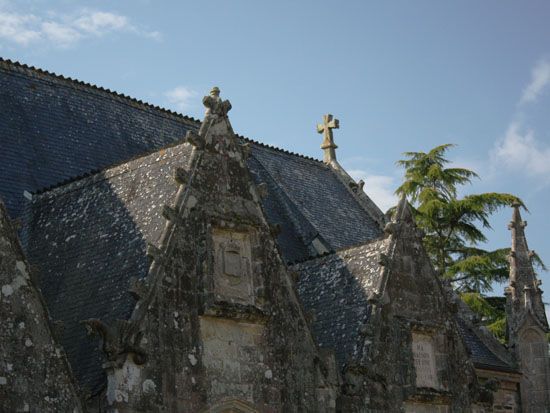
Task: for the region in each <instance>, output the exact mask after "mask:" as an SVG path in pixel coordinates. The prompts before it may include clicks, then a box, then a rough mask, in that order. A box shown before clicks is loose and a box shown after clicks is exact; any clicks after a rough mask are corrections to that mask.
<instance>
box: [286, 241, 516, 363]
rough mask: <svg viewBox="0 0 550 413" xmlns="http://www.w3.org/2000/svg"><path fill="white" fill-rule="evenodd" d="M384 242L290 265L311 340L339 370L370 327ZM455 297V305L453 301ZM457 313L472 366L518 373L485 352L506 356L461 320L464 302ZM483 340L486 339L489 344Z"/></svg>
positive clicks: (465, 314)
mask: <svg viewBox="0 0 550 413" xmlns="http://www.w3.org/2000/svg"><path fill="white" fill-rule="evenodd" d="M389 242H390V241H389V238H386V239H378V240H374V241H371V242H369V243H366V244H364V245H359V246H354V247H351V248H347V249H343V250H340V251H337V252H335V253H332V254H327V255H324V256H322V257H319V258H315V259H310V260H307V261H305V262H302V263H298V264H295V265H293V266H292V269H293V270H294V271H297V272H298V273H299V275H300V276H299V280H298V282H297V292H298V296H299V297H300V301H301V303H302V304H303V306H304V308H305V310H306V312H307V313H308V314H309V315H310V316H311V317H312V321H311V323H310V325H311V326H312V330H313V335H314V336H315V338H316V341H317V343H318V345H319V346H320V347H321V348H328V349H332V350H334V351H335V355H336V360H337V362H338V365H339V366H340V368H343V367H344V366H345V365H346V363H347V362H348V361H350V360H352V359H353V358H355V357H358V356H359V355H360V353H359V352H360V351H361V350H362V347H361V346H362V345H363V339H362V338H361V336H360V335H359V333H360V330H361V328H363V326H365V325H366V324H367V323H368V322H369V315H370V305H369V303H368V297H369V296H370V295H371V294H373V293H378V292H379V291H377V290H376V289H377V283H378V282H379V281H380V277H381V275H382V267H381V266H380V264H379V257H380V254H381V253H387V252H388V251H387V250H388V248H389ZM455 298H456V299H458V300H460V299H459V298H458V296H456V297H455ZM459 308H460V310H461V311H460V313H459V315H458V317H457V324H458V327H459V332H460V335H461V336H462V338H463V340H464V344H465V345H466V348H467V350H468V353H469V354H470V357H471V359H472V361H473V363H474V365H475V366H476V367H478V368H484V369H492V370H500V371H507V372H515V371H517V369H515V368H514V366H513V365H512V364H511V363H510V362H508V361H505V360H504V359H503V358H501V357H499V356H498V355H497V354H495V352H494V351H492V350H491V349H490V347H492V348H494V347H495V346H497V347H500V348H501V351H500V353H502V352H506V349H504V347H502V345H501V344H500V343H499V342H498V341H497V340H496V339H495V338H494V337H492V336H489V335H484V334H482V332H481V331H480V330H479V327H474V326H472V325H471V323H469V322H467V321H466V320H468V319H469V318H470V317H471V315H472V313H471V311H470V310H468V308H467V307H466V305H465V304H464V303H463V302H460V305H459ZM491 339H492V340H491ZM488 340H491V343H490V345H489V344H488V343H487V341H488Z"/></svg>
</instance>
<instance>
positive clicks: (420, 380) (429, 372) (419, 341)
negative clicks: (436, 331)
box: [412, 333, 439, 389]
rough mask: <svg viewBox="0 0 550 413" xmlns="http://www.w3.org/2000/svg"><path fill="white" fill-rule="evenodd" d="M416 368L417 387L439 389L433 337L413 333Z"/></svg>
mask: <svg viewBox="0 0 550 413" xmlns="http://www.w3.org/2000/svg"><path fill="white" fill-rule="evenodd" d="M412 350H413V357H414V368H415V370H416V385H417V386H418V387H430V388H434V389H437V388H438V387H439V383H438V380H437V368H436V365H435V352H434V343H433V339H432V337H430V336H428V335H425V334H417V333H413V343H412Z"/></svg>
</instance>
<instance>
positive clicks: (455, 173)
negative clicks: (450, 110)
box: [395, 144, 544, 338]
mask: <svg viewBox="0 0 550 413" xmlns="http://www.w3.org/2000/svg"><path fill="white" fill-rule="evenodd" d="M452 147H454V145H453V144H445V145H440V146H437V147H435V148H433V149H431V150H430V151H429V152H427V153H425V152H405V153H404V156H405V159H402V160H400V161H398V162H397V165H399V166H401V167H403V168H404V169H405V179H404V182H403V183H402V184H401V186H400V187H399V188H397V190H396V191H395V192H396V194H398V195H406V196H407V197H408V198H409V199H410V200H411V203H412V206H413V210H414V214H415V218H416V222H417V225H418V226H419V227H420V228H422V229H423V230H424V232H425V233H426V236H425V238H424V246H425V248H426V251H427V253H428V254H429V256H430V258H431V260H432V263H433V266H434V268H435V270H436V272H437V274H438V275H439V276H440V277H441V278H443V279H447V280H450V281H451V283H452V285H453V286H454V288H455V289H456V290H457V291H458V292H459V293H461V295H462V297H463V299H464V300H465V301H466V302H467V303H468V304H469V305H470V307H471V308H472V309H473V310H474V311H476V312H477V313H478V314H480V315H481V316H482V317H484V319H485V320H486V321H487V323H488V324H490V328H491V327H492V328H491V329H492V330H493V332H494V333H495V335H497V336H500V337H501V338H502V337H503V336H504V334H503V331H504V324H503V319H504V313H503V312H501V311H500V310H499V309H497V308H495V307H493V306H491V304H490V303H489V302H488V301H487V300H485V298H484V295H483V294H484V293H487V292H490V291H491V290H492V285H493V283H494V282H503V281H505V280H507V278H508V254H509V251H510V249H509V248H501V249H497V250H493V251H490V250H487V249H484V248H482V244H483V243H484V242H485V241H486V240H487V238H486V236H485V234H484V231H485V230H488V229H491V225H490V222H489V217H490V216H491V214H493V213H494V212H496V211H497V210H499V209H500V208H502V207H506V206H512V205H513V204H516V203H518V204H519V205H521V206H522V207H523V208H524V209H526V208H525V205H524V204H523V201H521V199H519V198H518V197H517V196H514V195H511V194H506V193H495V192H488V193H482V194H472V195H466V196H463V197H459V196H458V190H459V188H460V187H461V186H463V185H466V184H469V183H471V181H472V179H474V178H478V175H477V174H476V173H475V172H474V171H472V170H469V169H464V168H450V167H447V166H448V164H449V160H448V159H447V158H446V157H445V156H446V153H447V152H448V150H449V149H451V148H452ZM533 259H534V264H538V266H539V267H541V268H543V269H544V265H543V263H542V262H541V260H540V258H539V257H538V256H535V257H533Z"/></svg>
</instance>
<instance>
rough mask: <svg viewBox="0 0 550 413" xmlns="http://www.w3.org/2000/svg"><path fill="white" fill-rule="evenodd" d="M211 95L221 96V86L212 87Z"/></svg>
mask: <svg viewBox="0 0 550 413" xmlns="http://www.w3.org/2000/svg"><path fill="white" fill-rule="evenodd" d="M210 95H211V96H216V97H218V96H220V88H219V87H217V86H214V87H213V88H212V90H211V91H210Z"/></svg>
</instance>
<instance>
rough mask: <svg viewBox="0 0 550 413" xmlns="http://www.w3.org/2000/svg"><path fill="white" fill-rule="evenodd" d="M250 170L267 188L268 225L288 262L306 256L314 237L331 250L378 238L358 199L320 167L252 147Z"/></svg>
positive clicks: (378, 230)
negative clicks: (275, 230)
mask: <svg viewBox="0 0 550 413" xmlns="http://www.w3.org/2000/svg"><path fill="white" fill-rule="evenodd" d="M248 166H249V169H250V171H251V173H252V176H253V177H254V179H255V181H256V182H257V183H260V182H263V183H265V184H266V185H267V187H268V197H267V198H266V199H265V200H264V201H263V205H264V210H265V212H266V215H267V218H268V220H269V221H270V222H271V223H277V224H280V225H281V229H282V231H281V236H280V237H279V239H278V241H279V242H278V243H279V247H280V248H281V251H282V253H283V256H284V257H285V259H286V260H287V261H302V260H304V259H306V258H308V257H310V256H311V252H312V250H311V247H310V246H311V242H312V240H313V239H314V238H316V237H319V238H320V239H321V240H322V241H324V244H325V246H326V247H327V249H328V250H329V251H334V250H337V249H341V248H344V247H349V246H350V245H357V244H360V243H364V242H367V241H370V240H373V239H375V238H378V237H380V236H381V235H382V229H381V228H380V226H379V225H378V224H377V223H376V221H375V220H374V219H373V217H372V216H371V215H370V214H369V213H368V212H367V211H366V209H365V208H363V207H362V206H361V205H360V203H359V202H358V200H357V198H356V195H354V194H353V193H352V192H351V191H350V190H349V189H348V188H346V187H345V185H344V184H343V183H342V182H341V181H340V180H339V179H338V177H337V175H336V173H335V172H334V171H333V170H332V168H330V167H328V166H326V165H325V164H324V163H322V162H319V161H317V160H314V159H311V158H306V157H301V156H296V155H294V154H291V153H288V152H284V151H281V150H278V149H275V148H269V147H266V146H262V145H258V144H256V145H253V148H252V156H251V157H250V158H249V162H248ZM308 247H309V248H308ZM315 255H316V254H315Z"/></svg>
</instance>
